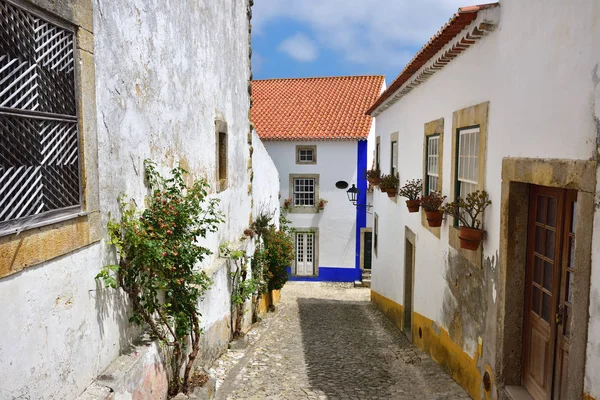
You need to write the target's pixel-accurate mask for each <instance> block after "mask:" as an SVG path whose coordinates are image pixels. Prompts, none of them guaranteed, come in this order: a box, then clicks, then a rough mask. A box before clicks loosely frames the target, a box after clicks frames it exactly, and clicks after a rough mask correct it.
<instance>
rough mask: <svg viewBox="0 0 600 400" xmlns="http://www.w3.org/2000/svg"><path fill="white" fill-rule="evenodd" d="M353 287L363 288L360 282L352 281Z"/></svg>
mask: <svg viewBox="0 0 600 400" xmlns="http://www.w3.org/2000/svg"><path fill="white" fill-rule="evenodd" d="M354 287H355V288H357V287H363V285H362V282H361V281H354Z"/></svg>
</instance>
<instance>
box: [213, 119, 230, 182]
mask: <svg viewBox="0 0 600 400" xmlns="http://www.w3.org/2000/svg"><path fill="white" fill-rule="evenodd" d="M215 129H216V144H217V150H216V153H217V165H216V167H217V168H216V175H217V191H219V192H220V191H223V190H225V189H227V164H228V159H227V147H228V146H227V122H225V121H223V120H219V119H217V120H215Z"/></svg>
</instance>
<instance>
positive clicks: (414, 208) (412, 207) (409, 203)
mask: <svg viewBox="0 0 600 400" xmlns="http://www.w3.org/2000/svg"><path fill="white" fill-rule="evenodd" d="M406 207H408V212H411V213H415V212H419V208H420V207H421V202H420V201H419V200H406Z"/></svg>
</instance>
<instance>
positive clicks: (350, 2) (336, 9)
mask: <svg viewBox="0 0 600 400" xmlns="http://www.w3.org/2000/svg"><path fill="white" fill-rule="evenodd" d="M479 3H481V0H256V1H255V5H254V8H253V13H252V15H253V20H252V25H253V33H255V34H257V35H260V34H262V33H264V29H265V26H266V25H268V24H269V23H270V22H272V21H276V20H281V19H291V20H294V21H297V22H300V23H303V24H306V25H308V26H309V27H310V29H311V30H312V33H313V34H314V37H315V40H316V41H317V45H318V46H319V47H321V46H323V47H327V48H330V49H332V50H335V51H338V52H340V53H341V54H342V55H343V57H344V58H345V59H346V60H347V61H348V62H352V63H356V64H364V65H376V66H380V67H381V68H382V70H383V69H385V68H390V67H392V68H398V69H400V68H401V67H403V66H404V64H405V63H406V62H408V61H409V60H410V59H411V58H412V56H413V55H414V49H415V48H420V47H421V46H422V45H423V44H425V43H426V42H427V41H428V40H429V38H430V37H431V36H432V35H433V34H435V33H436V32H437V31H438V30H439V29H440V27H441V26H442V25H444V24H445V23H446V22H447V21H448V19H449V18H450V17H451V16H452V15H453V13H455V12H456V11H457V9H458V8H459V7H461V6H467V5H472V4H479ZM312 47H313V48H314V45H313V46H312ZM308 55H310V51H309V54H308ZM308 55H307V54H305V56H307V57H308ZM308 58H310V57H308ZM398 72H400V71H398Z"/></svg>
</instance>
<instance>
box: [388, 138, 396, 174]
mask: <svg viewBox="0 0 600 400" xmlns="http://www.w3.org/2000/svg"><path fill="white" fill-rule="evenodd" d="M391 165H392V167H391V168H390V173H391V174H392V175H393V176H396V172H398V142H396V141H393V142H392V154H391Z"/></svg>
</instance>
